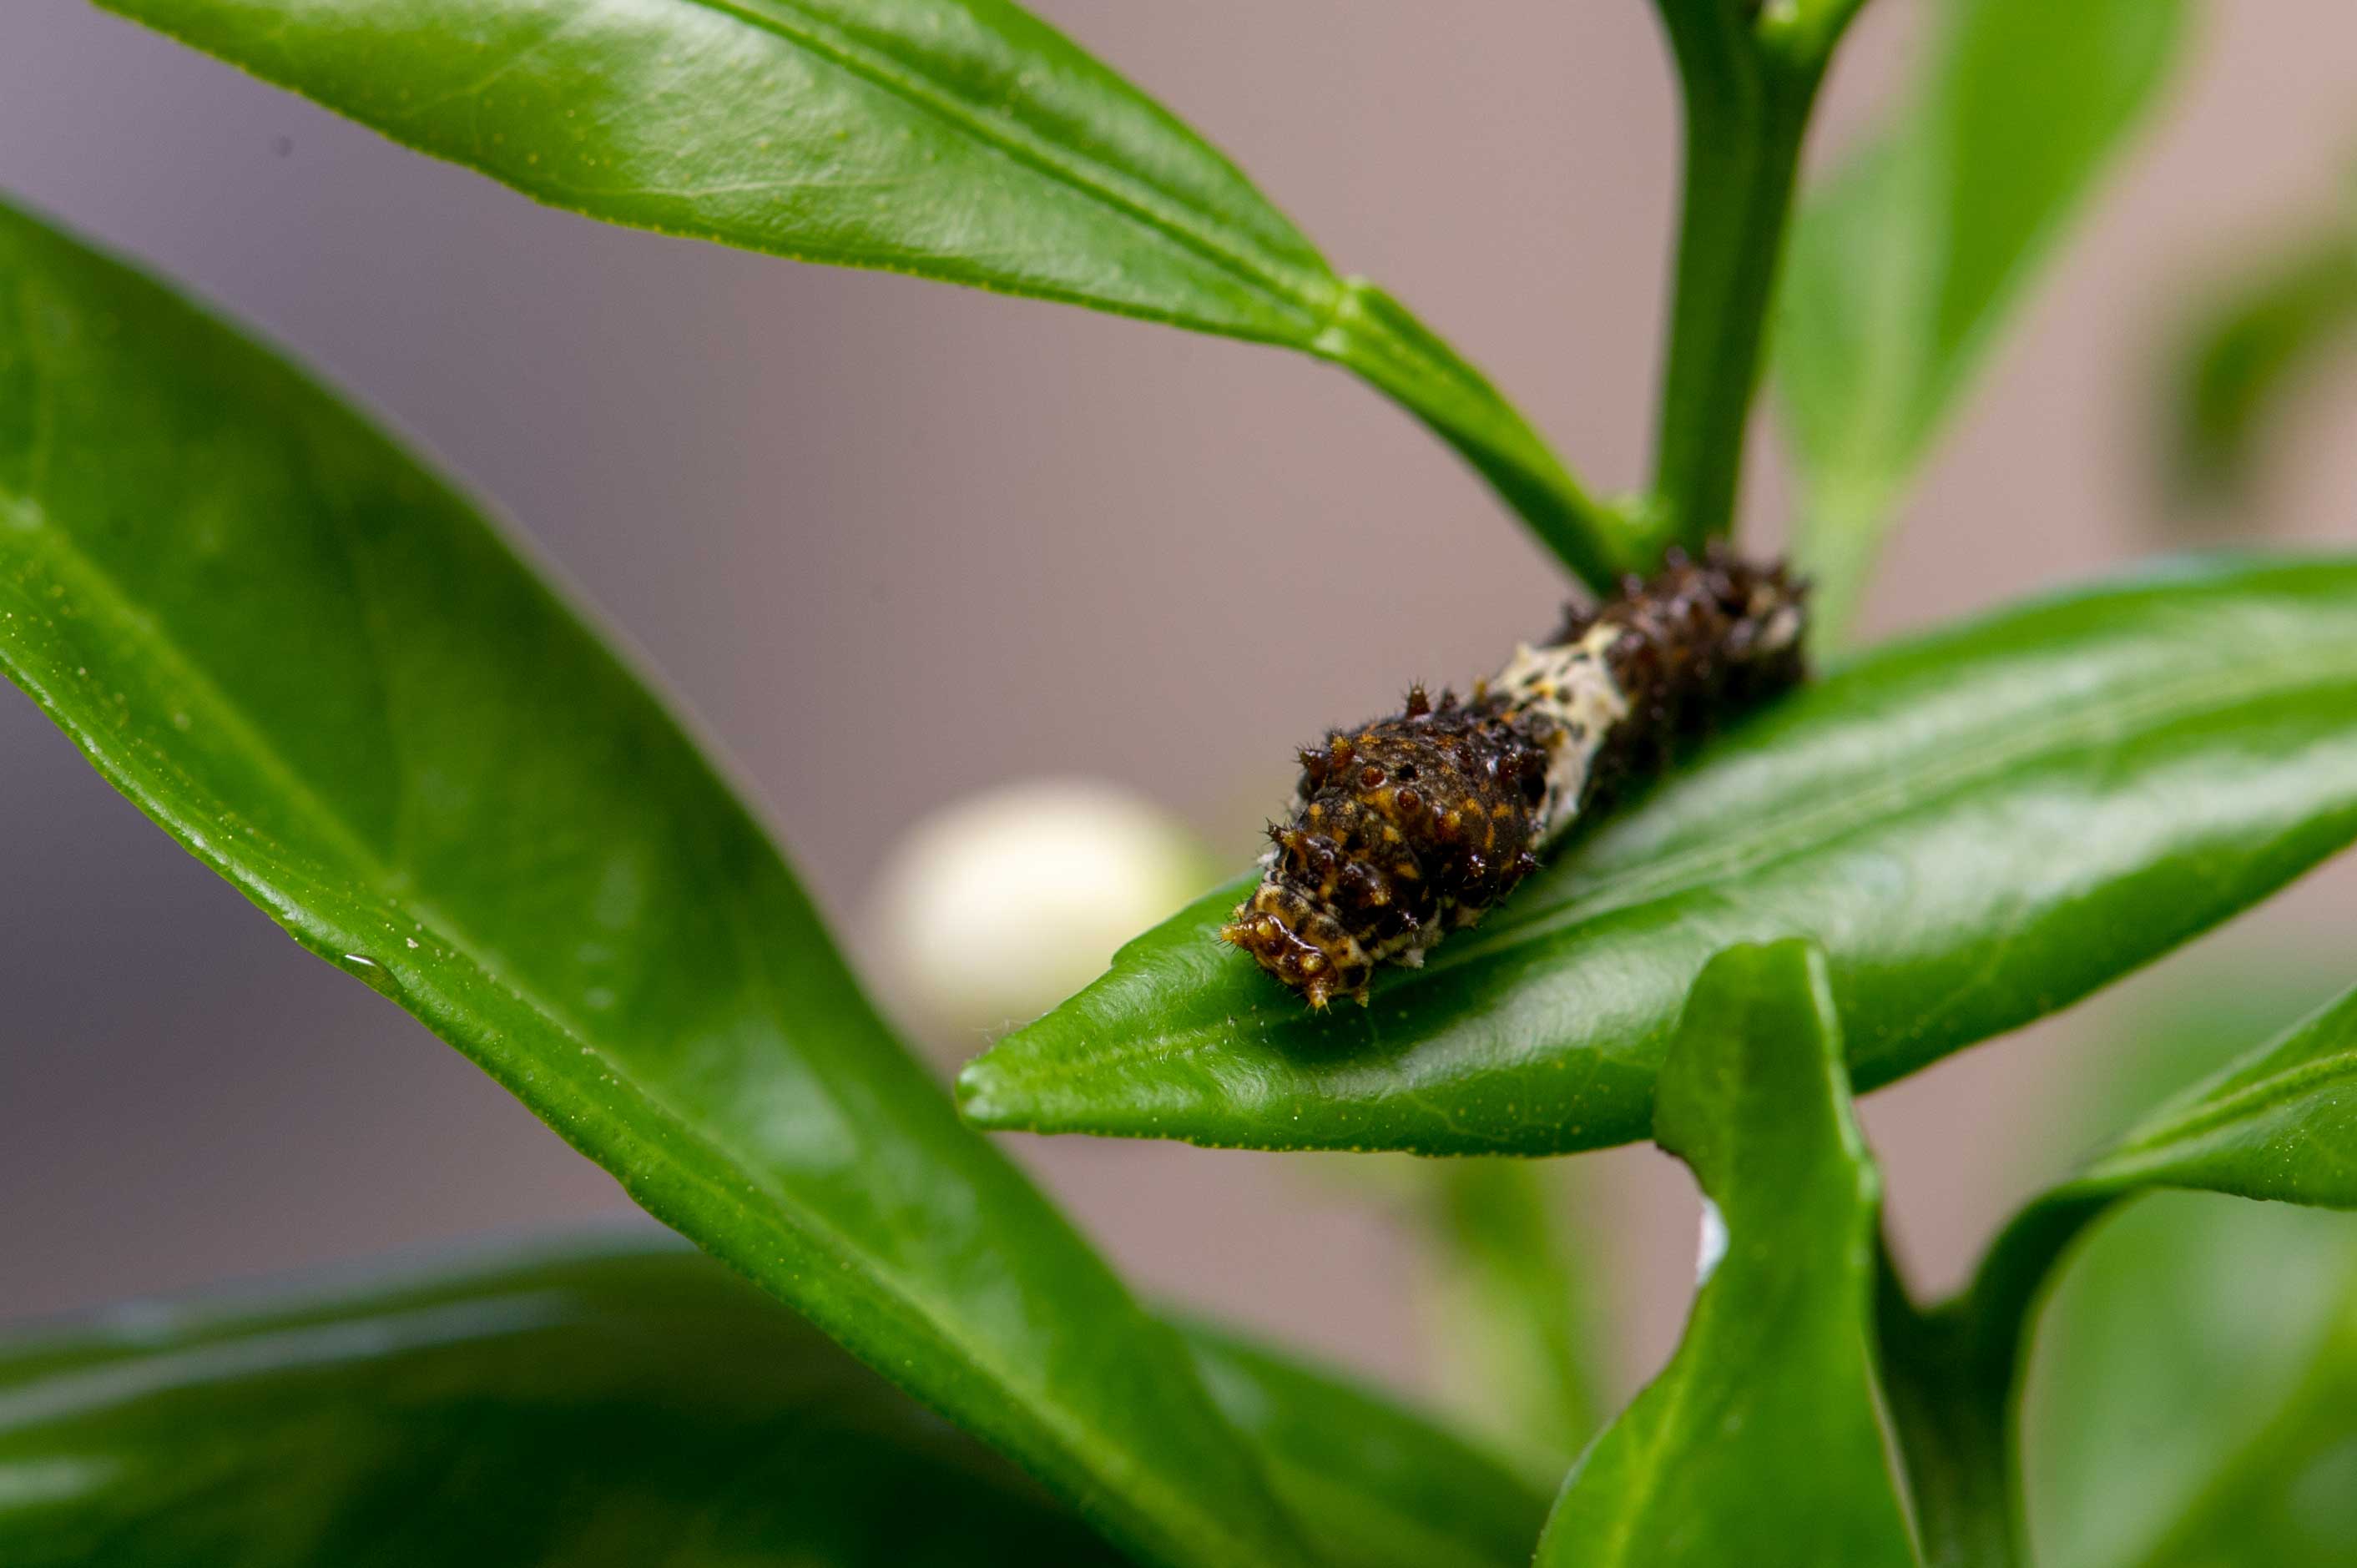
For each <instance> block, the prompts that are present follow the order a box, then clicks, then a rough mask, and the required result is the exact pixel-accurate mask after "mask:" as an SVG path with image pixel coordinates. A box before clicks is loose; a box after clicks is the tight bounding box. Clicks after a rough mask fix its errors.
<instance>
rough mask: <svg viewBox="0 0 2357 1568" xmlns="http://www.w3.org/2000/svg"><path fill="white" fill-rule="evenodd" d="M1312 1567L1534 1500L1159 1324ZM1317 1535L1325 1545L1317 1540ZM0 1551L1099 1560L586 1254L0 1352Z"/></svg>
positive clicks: (1436, 1448) (927, 1432) (692, 1259)
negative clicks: (1317, 1549)
mask: <svg viewBox="0 0 2357 1568" xmlns="http://www.w3.org/2000/svg"><path fill="white" fill-rule="evenodd" d="M1188 1333H1189V1339H1190V1340H1191V1341H1192V1343H1193V1346H1194V1350H1195V1354H1196V1355H1197V1357H1198V1358H1199V1359H1200V1360H1201V1362H1202V1365H1203V1368H1204V1370H1205V1372H1206V1374H1207V1375H1208V1376H1209V1377H1210V1378H1211V1381H1212V1384H1213V1386H1214V1388H1215V1389H1217V1390H1218V1391H1219V1395H1220V1399H1221V1402H1222V1406H1223V1407H1224V1408H1225V1409H1226V1410H1227V1411H1228V1412H1230V1413H1231V1414H1232V1416H1233V1417H1234V1418H1235V1420H1236V1421H1237V1423H1239V1424H1240V1425H1242V1426H1243V1427H1244V1428H1245V1429H1246V1430H1247V1431H1249V1432H1250V1433H1251V1434H1253V1436H1254V1438H1255V1439H1256V1440H1257V1441H1258V1442H1259V1443H1260V1444H1262V1445H1263V1449H1264V1452H1265V1455H1267V1457H1268V1459H1269V1461H1270V1463H1271V1466H1272V1468H1273V1470H1274V1471H1275V1473H1276V1474H1277V1476H1278V1477H1280V1484H1281V1485H1282V1486H1283V1487H1284V1488H1285V1490H1286V1496H1287V1497H1288V1498H1296V1499H1297V1500H1298V1501H1300V1502H1301V1503H1302V1504H1303V1517H1304V1518H1305V1519H1306V1520H1308V1521H1309V1522H1310V1523H1311V1524H1312V1526H1313V1527H1315V1528H1316V1529H1317V1530H1318V1536H1319V1539H1320V1540H1322V1541H1329V1542H1332V1543H1336V1544H1339V1545H1342V1546H1344V1547H1346V1548H1347V1550H1344V1551H1340V1552H1335V1553H1334V1554H1332V1555H1330V1556H1329V1557H1328V1558H1327V1559H1326V1560H1327V1561H1329V1562H1338V1563H1365V1564H1380V1565H1384V1568H1392V1565H1396V1568H1421V1565H1425V1564H1436V1565H1450V1564H1460V1563H1461V1564H1466V1565H1468V1568H1477V1565H1478V1568H1506V1565H1508V1564H1515V1563H1522V1562H1523V1561H1525V1560H1527V1558H1528V1556H1529V1551H1530V1542H1531V1541H1532V1540H1533V1539H1534V1538H1535V1537H1536V1535H1537V1533H1538V1529H1539V1523H1540V1520H1541V1519H1542V1517H1543V1516H1544V1509H1545V1502H1544V1498H1543V1497H1541V1496H1539V1495H1538V1494H1536V1493H1534V1492H1533V1491H1531V1490H1530V1489H1529V1488H1527V1487H1523V1485H1521V1484H1520V1483H1519V1482H1517V1481H1515V1480H1514V1479H1513V1478H1512V1476H1511V1475H1510V1474H1509V1473H1508V1472H1506V1471H1505V1470H1504V1469H1502V1468H1501V1467H1500V1466H1498V1465H1497V1464H1496V1463H1495V1462H1493V1461H1491V1460H1490V1459H1488V1458H1487V1457H1485V1456H1484V1455H1480V1454H1478V1453H1476V1452H1475V1451H1473V1450H1471V1449H1469V1448H1467V1447H1465V1446H1464V1444H1461V1443H1459V1442H1458V1441H1457V1440H1455V1439H1453V1438H1450V1437H1448V1436H1447V1435H1446V1434H1442V1433H1440V1432H1438V1431H1437V1430H1436V1429H1434V1428H1432V1427H1430V1426H1428V1425H1426V1424H1425V1423H1422V1422H1420V1421H1418V1420H1417V1419H1416V1418H1415V1417H1414V1416H1412V1415H1409V1414H1408V1413H1406V1412H1404V1411H1402V1410H1400V1409H1399V1408H1397V1407H1396V1406H1394V1405H1393V1404H1391V1403H1389V1402H1386V1401H1383V1400H1382V1399H1380V1398H1378V1397H1375V1396H1373V1395H1371V1394H1368V1393H1365V1392H1363V1391H1360V1390H1358V1389H1356V1388H1353V1387H1351V1386H1350V1385H1348V1384H1345V1383H1339V1382H1336V1381H1334V1380H1330V1379H1328V1378H1326V1377H1323V1376H1320V1375H1318V1374H1316V1373H1313V1372H1310V1371H1308V1370H1307V1369H1304V1368H1302V1367H1299V1366H1297V1365H1296V1364H1294V1363H1292V1362H1289V1361H1287V1360H1286V1359H1283V1358H1281V1357H1278V1356H1276V1355H1275V1354H1273V1353H1271V1352H1269V1351H1266V1350H1265V1349H1261V1348H1255V1347H1253V1346H1250V1345H1248V1344H1245V1343H1243V1342H1242V1341H1238V1340H1236V1339H1233V1338H1232V1337H1228V1336H1225V1335H1222V1334H1220V1333H1218V1332H1216V1331H1214V1330H1211V1329H1209V1328H1194V1329H1190V1330H1189V1331H1188ZM1329 1527H1330V1528H1329ZM0 1559H5V1561H6V1562H8V1563H10V1564H12V1565H16V1568H42V1565H45V1564H50V1563H56V1564H59V1565H60V1568H62V1565H63V1564H66V1563H92V1562H98V1561H104V1562H107V1563H124V1564H132V1563H136V1564H162V1563H171V1564H186V1565H193V1564H198V1563H237V1564H239V1565H240V1568H270V1565H272V1564H281V1563H283V1564H286V1565H288V1568H294V1565H296V1564H303V1565H309V1564H315V1563H353V1564H357V1563H452V1564H456V1563H499V1564H501V1565H502V1568H522V1565H524V1564H529V1563H550V1564H555V1563H563V1564H566V1565H567V1568H575V1565H579V1568H588V1565H590V1564H596V1563H614V1564H632V1565H636V1564H641V1563H656V1562H660V1563H667V1564H675V1565H678V1568H687V1565H689V1564H700V1563H714V1564H721V1563H726V1564H750V1563H797V1564H809V1565H812V1568H816V1565H818V1564H822V1563H823V1564H844V1565H848V1564H866V1563H875V1564H878V1565H882V1564H891V1565H894V1568H898V1565H899V1564H904V1563H943V1564H947V1563H1027V1564H1028V1563H1119V1562H1122V1561H1125V1560H1124V1559H1122V1558H1120V1557H1119V1556H1118V1555H1117V1554H1116V1553H1114V1551H1113V1549H1112V1548H1111V1547H1109V1546H1106V1545H1104V1544H1103V1543H1102V1542H1101V1541H1099V1540H1098V1539H1097V1538H1096V1537H1095V1536H1094V1535H1093V1534H1092V1532H1090V1531H1089V1530H1088V1529H1087V1528H1086V1527H1085V1526H1084V1525H1083V1524H1082V1522H1081V1521H1080V1520H1079V1519H1078V1518H1077V1517H1075V1516H1074V1515H1073V1514H1071V1512H1070V1511H1068V1510H1067V1509H1063V1508H1062V1507H1061V1506H1060V1505H1059V1504H1057V1503H1055V1502H1054V1501H1052V1500H1051V1499H1050V1498H1049V1497H1048V1495H1047V1494H1046V1493H1045V1492H1043V1491H1041V1490H1040V1489H1039V1487H1038V1486H1037V1485H1036V1484H1035V1483H1033V1482H1031V1481H1029V1480H1028V1478H1026V1477H1024V1476H1023V1475H1022V1473H1021V1472H1019V1471H1017V1470H1016V1469H1015V1468H1014V1467H1013V1466H1010V1465H1008V1464H1007V1463H1006V1461H1004V1460H1002V1459H1000V1458H999V1457H998V1456H997V1455H994V1454H992V1453H991V1452H990V1451H989V1450H987V1449H985V1448H984V1447H982V1446H981V1445H980V1444H977V1443H975V1442H974V1440H973V1439H971V1438H968V1437H965V1436H963V1434H960V1433H958V1432H957V1431H956V1430H955V1429H953V1428H952V1427H949V1426H947V1425H945V1424H944V1423H942V1422H941V1420H940V1419H939V1418H938V1417H936V1416H934V1415H932V1414H931V1412H927V1411H926V1410H925V1409H923V1407H921V1406H920V1405H918V1404H917V1403H915V1402H913V1401H911V1400H910V1399H909V1397H908V1396H907V1395H905V1394H902V1393H900V1392H899V1391H897V1390H895V1389H893V1388H892V1387H891V1386H890V1385H889V1384H888V1383H887V1382H886V1381H885V1380H883V1379H881V1378H879V1377H877V1375H876V1374H874V1373H872V1372H870V1371H868V1370H866V1369H865V1368H863V1367H861V1366H860V1365H859V1364H858V1363H857V1362H856V1361H854V1360H852V1359H850V1358H849V1357H848V1356H846V1355H845V1354H844V1353H843V1352H842V1351H841V1350H839V1349H837V1348H835V1347H834V1346H833V1345H832V1344H830V1343H828V1342H827V1341H826V1340H825V1339H824V1338H823V1337H821V1336H820V1335H819V1334H818V1333H817V1332H816V1331H815V1330H813V1328H811V1327H810V1326H808V1325H807V1324H806V1323H804V1322H802V1320H801V1319H800V1318H798V1317H796V1316H793V1315H792V1314H791V1313H788V1312H786V1311H784V1310H783V1309H781V1308H780V1307H779V1306H778V1305H776V1304H775V1303H773V1302H770V1301H769V1300H768V1299H766V1298H765V1297H763V1296H761V1295H759V1294H757V1293H755V1292H754V1291H753V1290H751V1289H749V1288H748V1287H747V1286H746V1285H744V1284H743V1283H740V1282H738V1281H737V1280H736V1279H735V1278H734V1277H733V1276H731V1275H730V1274H729V1273H727V1272H726V1270H724V1269H722V1268H720V1267H719V1266H718V1265H716V1264H715V1263H713V1262H710V1261H709V1260H707V1259H704V1258H700V1257H697V1256H696V1255H694V1253H692V1252H688V1251H684V1250H683V1249H679V1248H675V1247H668V1246H662V1245H660V1244H657V1243H654V1242H651V1241H640V1240H625V1239H619V1238H618V1239H616V1240H612V1241H609V1242H605V1243H602V1244H582V1243H570V1244H566V1245H564V1246H561V1247H543V1248H535V1249H533V1250H531V1251H529V1252H526V1253H523V1254H521V1255H520V1254H518V1253H517V1252H516V1251H514V1250H512V1249H510V1250H507V1251H504V1252H503V1253H502V1254H500V1255H496V1256H492V1257H489V1258H486V1259H484V1260H482V1261H480V1262H476V1263H474V1264H472V1265H471V1266H469V1267H466V1268H451V1267H448V1266H447V1265H446V1266H445V1267H444V1268H443V1269H441V1270H439V1271H437V1272H436V1273H433V1274H429V1275H425V1276H423V1277H417V1276H412V1277H408V1278H403V1279H398V1280H394V1281H391V1282H385V1281H371V1282H367V1283H357V1284H348V1285H346V1286H345V1287H343V1288H341V1289H339V1290H335V1291H331V1292H328V1293H326V1294H318V1293H317V1292H316V1291H315V1292H312V1293H307V1294H303V1295H300V1296H289V1295H286V1294H278V1295H275V1296H274V1297H273V1298H270V1299H268V1300H266V1301H264V1302H263V1303H260V1304H255V1303H251V1302H231V1303H221V1304H213V1305H193V1306H191V1305H170V1306H157V1305H147V1304H142V1305H137V1306H134V1307H126V1308H120V1309H117V1310H116V1311H115V1312H113V1313H112V1314H109V1315H107V1316H104V1317H102V1318H101V1319H99V1320H98V1321H96V1322H95V1323H93V1324H91V1325H88V1326H76V1327H74V1328H71V1329H68V1330H66V1331H63V1332H56V1333H51V1334H48V1335H45V1336H36V1337H31V1338H30V1339H29V1340H28V1339H26V1338H23V1337H20V1338H19V1339H17V1340H16V1342H14V1343H9V1344H0Z"/></svg>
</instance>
